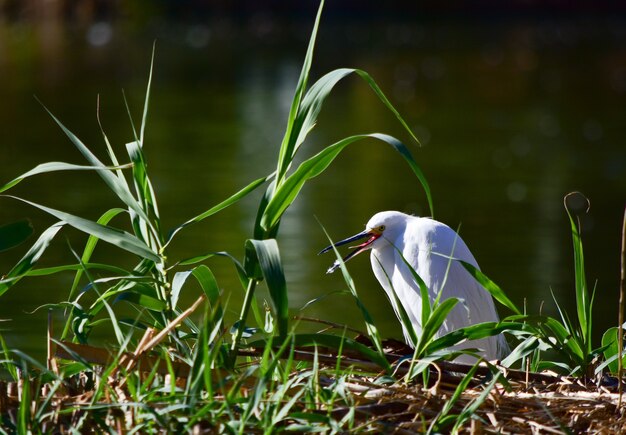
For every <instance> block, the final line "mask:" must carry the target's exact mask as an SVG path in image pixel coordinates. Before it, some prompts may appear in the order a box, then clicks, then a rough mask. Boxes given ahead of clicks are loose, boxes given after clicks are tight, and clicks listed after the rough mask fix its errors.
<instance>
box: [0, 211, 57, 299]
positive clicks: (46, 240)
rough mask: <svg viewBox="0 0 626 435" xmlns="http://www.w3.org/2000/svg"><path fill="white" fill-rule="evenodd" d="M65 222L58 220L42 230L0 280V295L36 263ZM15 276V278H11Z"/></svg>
mask: <svg viewBox="0 0 626 435" xmlns="http://www.w3.org/2000/svg"><path fill="white" fill-rule="evenodd" d="M64 225H65V224H64V223H63V222H58V223H56V224H54V225H52V226H51V227H49V228H48V229H47V230H46V231H44V232H43V233H42V234H41V236H39V238H38V239H37V241H36V242H35V243H34V244H33V246H31V248H30V249H29V250H28V252H27V253H26V255H24V257H22V259H21V260H20V261H19V262H18V263H17V264H16V265H15V266H14V267H13V268H12V269H11V270H10V271H9V273H7V274H6V275H5V276H4V277H3V279H2V280H1V281H0V296H2V294H4V293H5V292H6V291H7V290H8V289H9V288H11V287H12V286H14V285H15V284H16V283H17V281H19V279H20V277H22V276H23V275H24V274H25V273H26V272H28V271H29V270H30V269H32V267H33V266H34V265H35V263H37V261H38V260H39V258H41V256H42V255H43V253H44V252H45V251H46V249H47V248H48V246H50V242H52V239H54V237H55V236H56V235H57V233H58V232H59V230H60V229H61V228H63V226H64ZM11 278H15V279H11Z"/></svg>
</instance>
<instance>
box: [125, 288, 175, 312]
mask: <svg viewBox="0 0 626 435" xmlns="http://www.w3.org/2000/svg"><path fill="white" fill-rule="evenodd" d="M117 300H118V301H127V302H132V303H134V304H136V305H139V306H141V307H144V308H147V309H149V310H152V311H163V310H165V308H166V307H167V305H166V304H165V302H163V301H160V300H158V299H156V298H153V297H151V296H148V295H145V294H143V293H139V292H134V291H128V292H124V293H122V294H120V295H119V296H118V297H117Z"/></svg>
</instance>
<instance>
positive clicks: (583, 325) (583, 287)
mask: <svg viewBox="0 0 626 435" xmlns="http://www.w3.org/2000/svg"><path fill="white" fill-rule="evenodd" d="M575 194H579V195H581V196H582V197H583V198H584V199H585V200H586V201H587V203H589V200H587V198H586V197H585V196H584V195H582V194H580V193H579V192H573V193H570V194H568V195H566V196H565V198H564V199H563V204H564V206H565V211H566V212H567V217H568V218H569V222H570V227H571V230H572V244H573V247H574V278H575V282H576V311H577V313H578V322H579V324H580V329H581V331H582V335H583V337H584V342H585V343H584V346H585V350H586V352H591V332H592V331H591V329H592V328H591V327H592V317H591V309H592V302H591V300H590V297H589V292H588V290H587V279H586V277H585V257H584V255H583V242H582V238H581V237H580V231H579V228H578V225H577V224H576V221H574V218H573V217H572V214H571V213H570V211H569V208H568V207H567V198H569V197H570V196H571V195H575Z"/></svg>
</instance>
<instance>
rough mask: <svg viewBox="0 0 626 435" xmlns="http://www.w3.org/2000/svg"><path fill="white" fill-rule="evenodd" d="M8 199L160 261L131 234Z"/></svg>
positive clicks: (156, 255) (135, 252)
mask: <svg viewBox="0 0 626 435" xmlns="http://www.w3.org/2000/svg"><path fill="white" fill-rule="evenodd" d="M7 197H8V198H13V199H17V200H19V201H22V202H24V203H26V204H30V205H32V206H33V207H36V208H38V209H40V210H42V211H45V212H46V213H49V214H51V215H52V216H54V217H56V218H57V219H60V220H62V221H63V222H65V223H67V224H68V225H70V226H72V227H74V228H76V229H77V230H80V231H83V232H85V233H87V234H90V235H93V236H96V237H98V238H99V239H101V240H104V241H105V242H109V243H111V244H113V245H115V246H118V247H120V248H122V249H125V250H127V251H129V252H132V253H133V254H136V255H139V256H140V257H143V258H146V259H149V260H151V261H154V262H155V263H158V262H160V261H161V258H160V257H159V255H158V254H157V253H156V252H154V251H153V250H152V249H150V248H149V247H148V246H147V245H146V244H145V243H143V242H142V241H141V240H139V239H138V238H137V237H135V236H133V235H132V234H129V233H127V232H126V231H122V230H119V229H117V228H112V227H109V226H104V225H101V224H99V223H97V222H94V221H90V220H88V219H84V218H81V217H78V216H74V215H72V214H69V213H65V212H63V211H60V210H55V209H53V208H49V207H46V206H43V205H41V204H37V203H34V202H31V201H28V200H25V199H22V198H18V197H16V196H7Z"/></svg>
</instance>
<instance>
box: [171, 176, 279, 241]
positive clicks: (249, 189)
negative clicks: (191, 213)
mask: <svg viewBox="0 0 626 435" xmlns="http://www.w3.org/2000/svg"><path fill="white" fill-rule="evenodd" d="M266 180H267V177H263V178H259V179H258V180H254V181H253V182H252V183H250V184H248V185H247V186H246V187H244V188H243V189H241V190H240V191H238V192H237V193H235V194H234V195H232V196H230V197H228V198H226V199H225V200H224V201H222V202H220V203H219V204H217V205H215V206H213V207H211V208H210V209H208V210H207V211H205V212H204V213H201V214H199V215H198V216H196V217H194V218H191V219H189V220H188V221H187V222H185V223H183V224H182V225H179V226H177V227H176V228H174V230H172V232H171V233H170V235H169V237H168V239H167V243H166V246H167V244H169V243H170V242H171V241H172V239H173V238H174V236H175V235H176V233H178V232H179V231H180V230H182V229H183V228H185V227H187V226H189V225H191V224H195V223H197V222H200V221H202V220H204V219H206V218H208V217H209V216H213V215H214V214H215V213H217V212H219V211H221V210H223V209H225V208H226V207H229V206H231V205H233V204H234V203H236V202H237V201H239V200H240V199H241V198H243V197H244V196H246V195H248V194H249V193H250V192H252V191H253V190H255V189H256V188H257V187H259V186H260V185H261V184H263V183H265V181H266Z"/></svg>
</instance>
